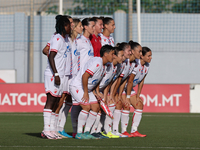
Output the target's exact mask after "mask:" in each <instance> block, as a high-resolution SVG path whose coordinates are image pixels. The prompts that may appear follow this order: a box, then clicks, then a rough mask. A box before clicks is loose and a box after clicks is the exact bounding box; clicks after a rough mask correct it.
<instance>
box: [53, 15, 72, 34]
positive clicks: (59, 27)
mask: <svg viewBox="0 0 200 150" xmlns="http://www.w3.org/2000/svg"><path fill="white" fill-rule="evenodd" d="M68 25H69V26H70V21H69V19H67V17H65V16H62V17H61V18H60V19H59V20H58V21H57V23H56V32H57V33H59V34H60V35H62V34H64V35H66V34H67V33H66V31H65V26H68Z"/></svg>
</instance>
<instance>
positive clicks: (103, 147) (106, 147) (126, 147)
mask: <svg viewBox="0 0 200 150" xmlns="http://www.w3.org/2000/svg"><path fill="white" fill-rule="evenodd" d="M0 147H2V148H3V147H5V148H9V147H10V148H15V147H16V148H17V147H21V148H23V147H30V148H31V147H35V148H40V147H41V148H45V147H47V148H48V147H52V148H59V147H61V148H91V149H96V148H97V149H99V148H101V149H108V148H114V149H116V148H120V149H130V148H131V149H133V148H135V149H190V150H191V149H200V148H199V147H132V146H17V145H16V146H1V145H0Z"/></svg>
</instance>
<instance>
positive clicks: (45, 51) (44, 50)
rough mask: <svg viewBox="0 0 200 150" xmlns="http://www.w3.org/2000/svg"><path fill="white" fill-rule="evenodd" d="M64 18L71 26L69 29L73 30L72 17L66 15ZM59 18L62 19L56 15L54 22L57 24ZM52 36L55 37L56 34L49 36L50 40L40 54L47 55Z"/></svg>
mask: <svg viewBox="0 0 200 150" xmlns="http://www.w3.org/2000/svg"><path fill="white" fill-rule="evenodd" d="M64 16H65V17H67V18H68V19H69V21H70V25H71V29H73V26H74V24H73V19H72V17H71V16H68V15H64ZM61 17H62V15H57V16H56V17H55V19H56V22H57V21H58V20H59V19H60V18H61ZM54 35H56V32H55V33H54V34H53V35H52V36H51V39H50V40H49V42H48V43H47V45H46V46H45V47H44V48H43V50H42V53H43V54H44V55H48V54H49V48H50V45H51V42H52V39H53V37H54Z"/></svg>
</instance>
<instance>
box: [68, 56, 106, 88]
mask: <svg viewBox="0 0 200 150" xmlns="http://www.w3.org/2000/svg"><path fill="white" fill-rule="evenodd" d="M85 72H87V73H89V74H90V75H91V76H90V77H89V78H88V90H89V91H91V90H93V88H94V87H96V86H97V84H98V83H99V82H100V81H101V79H102V78H103V76H104V74H105V66H103V60H102V58H101V57H93V58H91V59H90V60H89V61H88V62H87V63H86V64H85V65H84V66H83V67H82V68H81V69H80V71H79V72H78V74H77V76H75V77H74V78H73V79H72V81H71V83H70V86H74V87H77V88H83V86H82V76H83V74H84V73H85Z"/></svg>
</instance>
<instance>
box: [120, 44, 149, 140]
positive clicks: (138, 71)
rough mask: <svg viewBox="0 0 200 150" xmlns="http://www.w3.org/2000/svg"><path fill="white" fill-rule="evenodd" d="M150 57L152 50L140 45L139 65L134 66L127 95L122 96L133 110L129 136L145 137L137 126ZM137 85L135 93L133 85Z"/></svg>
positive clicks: (140, 116)
mask: <svg viewBox="0 0 200 150" xmlns="http://www.w3.org/2000/svg"><path fill="white" fill-rule="evenodd" d="M151 59H152V52H151V50H150V49H149V48H148V47H142V56H141V58H140V61H139V65H138V66H137V67H136V68H134V70H133V73H132V74H131V75H130V77H129V79H128V84H127V96H124V95H123V97H124V99H127V100H126V101H130V103H131V105H132V106H133V107H134V109H135V111H134V114H133V118H132V127H131V136H132V137H145V136H146V135H144V134H140V133H139V132H138V131H137V130H138V126H139V124H140V121H141V118H142V111H143V101H142V99H141V98H140V94H141V91H142V87H143V84H144V79H145V77H146V76H147V73H148V70H149V63H150V62H151ZM136 85H138V91H137V93H136V92H135V91H134V87H135V86H136Z"/></svg>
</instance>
